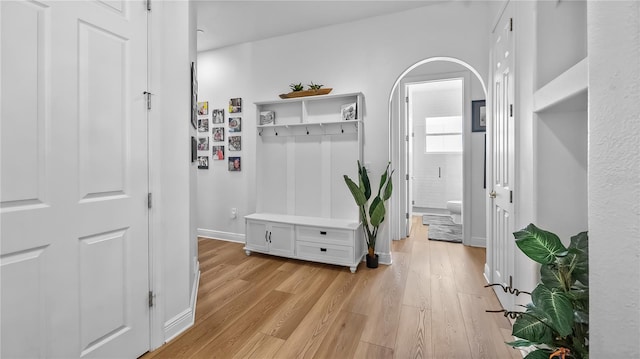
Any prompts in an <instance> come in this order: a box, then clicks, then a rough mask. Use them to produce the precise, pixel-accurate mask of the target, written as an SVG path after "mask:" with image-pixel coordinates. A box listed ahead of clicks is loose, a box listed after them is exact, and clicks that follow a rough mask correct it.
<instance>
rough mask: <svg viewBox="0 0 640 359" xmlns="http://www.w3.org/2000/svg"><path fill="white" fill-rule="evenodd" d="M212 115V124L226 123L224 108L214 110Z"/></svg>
mask: <svg viewBox="0 0 640 359" xmlns="http://www.w3.org/2000/svg"><path fill="white" fill-rule="evenodd" d="M211 114H212V118H211V122H212V123H224V109H223V108H217V109H215V110H212V111H211Z"/></svg>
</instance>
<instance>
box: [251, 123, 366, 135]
mask: <svg viewBox="0 0 640 359" xmlns="http://www.w3.org/2000/svg"><path fill="white" fill-rule="evenodd" d="M361 123H362V121H359V120H355V121H332V122H311V123H292V124H283V125H278V124H275V125H258V126H257V128H258V135H259V136H303V135H339V134H350V133H357V132H358V127H359V126H360V125H361Z"/></svg>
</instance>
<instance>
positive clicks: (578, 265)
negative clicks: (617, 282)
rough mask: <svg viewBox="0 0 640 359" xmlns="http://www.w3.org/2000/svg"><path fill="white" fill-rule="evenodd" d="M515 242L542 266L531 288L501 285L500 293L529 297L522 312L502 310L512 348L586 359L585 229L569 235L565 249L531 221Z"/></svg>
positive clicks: (536, 355) (537, 358) (535, 356)
mask: <svg viewBox="0 0 640 359" xmlns="http://www.w3.org/2000/svg"><path fill="white" fill-rule="evenodd" d="M514 236H515V238H516V245H517V246H518V248H520V250H521V251H522V252H523V253H524V254H525V255H527V256H528V257H529V258H531V259H532V260H534V261H535V262H537V263H540V264H541V267H540V283H539V284H538V285H537V286H536V288H535V289H534V290H533V292H531V293H528V292H521V291H519V290H517V289H514V288H511V287H506V288H505V287H504V286H502V285H501V284H489V285H488V286H494V285H498V286H501V287H502V289H503V290H504V291H505V292H509V293H511V294H515V295H519V294H521V293H526V294H529V295H530V296H531V300H532V303H530V304H528V305H526V306H524V308H525V310H524V312H517V311H507V310H504V309H503V310H499V311H490V312H504V315H505V316H508V317H510V318H512V319H515V322H514V323H513V332H512V334H513V336H514V337H516V338H519V339H518V340H516V341H513V342H509V343H507V344H508V345H511V346H513V347H533V348H534V350H533V351H531V352H530V353H529V354H528V355H527V356H526V357H525V359H542V358H544V359H549V358H563V359H564V358H565V357H566V358H576V359H588V358H589V262H588V261H589V254H588V251H589V246H588V235H587V232H581V233H579V234H577V235H575V236H573V237H571V244H570V245H569V247H568V248H567V247H565V246H564V245H563V244H562V242H561V241H560V238H558V236H557V235H555V234H554V233H551V232H548V231H545V230H542V229H540V228H538V227H536V226H535V225H533V224H529V225H528V226H527V227H526V228H524V229H522V230H520V231H518V232H515V233H514Z"/></svg>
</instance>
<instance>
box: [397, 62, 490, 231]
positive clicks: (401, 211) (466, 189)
mask: <svg viewBox="0 0 640 359" xmlns="http://www.w3.org/2000/svg"><path fill="white" fill-rule="evenodd" d="M436 61H446V62H452V63H456V64H459V65H461V66H463V67H465V68H467V69H468V70H469V71H471V72H472V73H473V74H474V75H475V76H476V77H477V78H478V81H480V84H481V85H482V89H483V91H484V94H485V98H486V95H487V87H486V85H485V81H484V79H483V78H482V76H480V73H478V71H477V70H476V69H475V68H474V67H473V66H471V65H469V64H468V63H466V62H464V61H462V60H459V59H456V58H453V57H431V58H427V59H424V60H421V61H418V62H416V63H415V64H413V65H411V66H410V67H408V68H407V69H406V70H404V71H403V72H402V74H400V76H398V78H397V79H396V81H395V83H394V84H393V87H392V88H391V92H390V94H389V158H390V159H391V163H392V167H393V168H399V169H400V168H402V169H404V166H405V164H406V161H407V159H406V156H407V153H406V151H404V150H403V149H404V146H402V145H401V144H403V143H404V139H405V136H407V135H408V133H407V132H406V131H405V130H403V129H406V119H403V118H402V116H399V117H398V118H399V119H400V122H403V123H402V124H399V123H394V122H393V120H392V119H393V116H392V115H393V111H394V110H398V109H399V107H397V105H396V106H395V107H394V105H393V103H394V102H395V103H401V102H400V100H401V99H402V97H401V94H400V92H404V89H403V88H404V82H405V80H406V82H410V81H411V78H406V76H407V74H408V73H410V72H411V71H412V70H414V69H415V68H417V67H419V66H421V65H424V64H427V63H430V62H436ZM425 77H426V76H425ZM458 77H459V76H458ZM469 81H470V76H468V75H467V78H466V82H467V84H468V83H469ZM398 86H402V87H401V88H400V91H398V93H397V94H396V97H395V98H394V93H395V92H396V89H397V88H398ZM468 89H469V86H468V85H467V86H465V90H464V91H465V98H467V91H469V90H468ZM468 98H470V91H469V97H468ZM464 108H465V116H470V115H471V103H468V104H465V106H464ZM467 132H468V133H467ZM470 134H471V132H470V130H469V128H468V126H465V128H464V129H463V141H464V147H465V149H468V148H470V146H471V136H470ZM470 171H471V153H470V152H469V151H467V150H465V152H464V154H463V176H464V177H465V178H464V180H463V203H470V200H469V198H467V197H470V195H471V191H470V187H471V181H470V178H467V177H468V176H466V175H465V174H466V173H470ZM398 172H400V173H406V172H402V171H398ZM398 183H399V186H398V187H399V189H398V191H395V192H394V193H393V194H392V196H391V199H390V213H395V215H393V216H390V226H391V236H390V237H391V239H392V240H398V239H401V238H404V233H403V232H404V228H405V227H404V226H403V224H404V220H406V218H405V213H406V211H405V203H404V201H405V200H406V196H407V186H406V181H404V179H402V178H398ZM403 198H405V200H403ZM470 215H471V214H470V206H465V205H463V213H462V216H463V217H465V218H470ZM466 227H468V230H465V231H463V244H469V243H470V242H471V231H470V227H469V226H466Z"/></svg>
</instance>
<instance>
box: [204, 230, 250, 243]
mask: <svg viewBox="0 0 640 359" xmlns="http://www.w3.org/2000/svg"><path fill="white" fill-rule="evenodd" d="M198 237H204V238H210V239H219V240H222V241H227V242H235V243H244V233H231V232H222V231H214V230H211V229H205V228H198Z"/></svg>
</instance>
